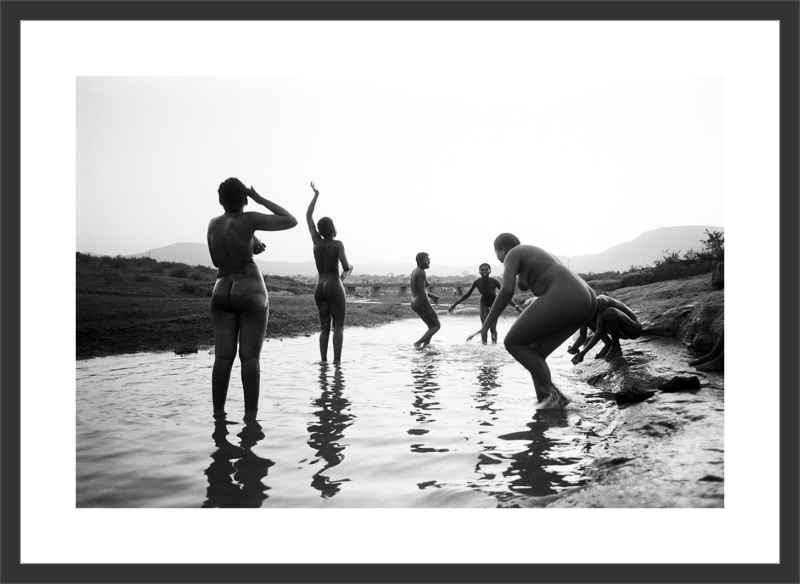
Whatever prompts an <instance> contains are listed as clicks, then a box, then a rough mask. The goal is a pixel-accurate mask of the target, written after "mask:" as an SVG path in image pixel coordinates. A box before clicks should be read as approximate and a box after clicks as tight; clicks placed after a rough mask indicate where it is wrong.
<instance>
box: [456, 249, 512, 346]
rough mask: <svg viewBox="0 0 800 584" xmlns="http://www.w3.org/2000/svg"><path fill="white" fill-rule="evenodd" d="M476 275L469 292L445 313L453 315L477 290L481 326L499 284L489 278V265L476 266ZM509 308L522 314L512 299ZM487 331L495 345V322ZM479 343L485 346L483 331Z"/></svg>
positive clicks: (490, 269) (484, 333)
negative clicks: (511, 307) (457, 307)
mask: <svg viewBox="0 0 800 584" xmlns="http://www.w3.org/2000/svg"><path fill="white" fill-rule="evenodd" d="M478 273H479V274H480V275H481V277H480V278H478V279H477V280H475V281H474V282H473V283H472V286H470V287H469V290H467V291H466V293H464V295H463V296H462V297H461V298H459V299H458V300H456V301H455V302H453V303H452V304H451V305H450V308H448V309H447V312H449V313H450V314H453V309H454V308H455V307H456V306H458V305H459V304H460V303H462V302H464V301H465V300H466V299H467V298H469V297H470V296H471V295H472V291H473V290H476V289H477V290H478V292H480V294H481V300H480V302H479V303H478V306H480V315H481V324H483V323H484V322H486V316H487V315H488V314H489V310H490V309H491V308H492V304H494V299H495V298H496V297H497V291H498V290H499V289H500V282H499V281H497V280H496V279H495V278H490V277H489V274H491V273H492V267H491V266H490V265H489V264H481V265H480V266H478ZM511 306H513V307H514V309H515V310H516V311H517V312H520V313H521V312H522V308H520V306H519V304H517V303H516V302H514V300H513V299H512V300H511ZM489 330H490V331H491V333H492V344H493V345H494V344H496V343H497V323H496V322H495V323H494V324H493V325H492V326H491V327H490V329H489ZM481 342H482V343H483V344H484V345H485V344H486V332H485V331H484V332H482V333H481Z"/></svg>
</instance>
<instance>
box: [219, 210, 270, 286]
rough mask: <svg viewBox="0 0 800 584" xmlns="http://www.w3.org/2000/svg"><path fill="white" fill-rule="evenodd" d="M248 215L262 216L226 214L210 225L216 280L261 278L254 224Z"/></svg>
mask: <svg viewBox="0 0 800 584" xmlns="http://www.w3.org/2000/svg"><path fill="white" fill-rule="evenodd" d="M248 215H260V213H225V214H224V215H220V216H219V217H214V218H213V219H212V220H211V221H210V222H209V224H208V236H207V238H208V251H209V253H210V254H211V261H212V262H213V263H214V265H215V266H216V267H217V277H218V278H222V277H225V276H243V277H257V278H259V279H261V278H262V276H261V270H260V269H259V268H258V266H257V265H256V263H255V261H254V260H253V235H254V234H255V228H254V226H253V225H254V222H253V221H252V218H250V217H248Z"/></svg>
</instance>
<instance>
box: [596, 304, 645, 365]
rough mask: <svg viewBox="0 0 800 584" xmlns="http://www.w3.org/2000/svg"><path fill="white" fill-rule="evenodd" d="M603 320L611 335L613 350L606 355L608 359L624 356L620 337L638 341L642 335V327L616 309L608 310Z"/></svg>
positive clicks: (604, 313)
mask: <svg viewBox="0 0 800 584" xmlns="http://www.w3.org/2000/svg"><path fill="white" fill-rule="evenodd" d="M603 320H604V321H605V323H606V328H607V329H608V332H609V334H610V335H611V349H610V350H609V351H608V352H607V353H606V355H605V357H606V358H607V359H611V358H613V357H618V356H620V355H622V345H620V342H619V339H620V337H624V338H626V339H638V338H639V336H640V335H641V334H642V325H641V324H639V323H638V322H637V321H635V320H633V319H632V318H631V317H630V316H628V315H627V314H625V313H624V312H622V311H621V310H618V309H616V308H606V309H605V311H604V312H603Z"/></svg>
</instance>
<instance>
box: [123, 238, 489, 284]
mask: <svg viewBox="0 0 800 584" xmlns="http://www.w3.org/2000/svg"><path fill="white" fill-rule="evenodd" d="M142 256H144V257H151V258H153V259H154V260H157V261H160V262H181V263H184V264H189V265H190V266H209V267H213V266H214V264H213V263H212V262H211V256H210V255H209V253H208V246H207V245H206V244H204V243H173V244H172V245H167V246H165V247H159V248H156V249H151V250H148V251H145V252H141V253H135V254H131V255H128V256H125V257H129V258H135V257H142ZM256 264H257V265H258V267H259V268H261V271H262V272H264V273H265V274H272V275H275V276H297V275H299V276H316V275H317V267H316V265H315V264H314V262H313V261H307V262H264V261H260V260H259V259H258V258H256ZM414 267H415V264H412V263H395V264H359V265H357V266H356V269H355V270H354V271H353V276H360V275H367V274H369V275H373V276H385V275H387V274H411V271H412V270H413V269H414ZM465 271H466V272H468V273H470V274H472V273H473V272H475V269H474V268H451V267H448V266H436V268H435V270H434V271H433V273H432V275H434V276H441V277H446V276H460V275H461V274H462V272H465Z"/></svg>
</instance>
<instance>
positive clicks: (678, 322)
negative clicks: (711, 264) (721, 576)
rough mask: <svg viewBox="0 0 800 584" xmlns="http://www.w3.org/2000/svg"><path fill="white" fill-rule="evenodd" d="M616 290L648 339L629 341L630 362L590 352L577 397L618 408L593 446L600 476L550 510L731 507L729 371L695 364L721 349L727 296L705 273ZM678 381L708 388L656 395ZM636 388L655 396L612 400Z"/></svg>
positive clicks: (594, 471)
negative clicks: (727, 491)
mask: <svg viewBox="0 0 800 584" xmlns="http://www.w3.org/2000/svg"><path fill="white" fill-rule="evenodd" d="M611 294H612V295H613V296H614V297H615V298H617V299H619V300H622V301H623V302H624V303H625V304H626V305H628V306H629V307H630V308H631V309H633V311H634V312H636V314H637V315H638V316H639V320H640V322H642V325H643V335H642V337H641V338H640V339H637V340H635V341H623V344H622V348H623V353H624V355H623V356H622V357H617V358H614V359H612V360H611V361H605V360H603V359H593V358H592V357H591V356H589V357H587V359H586V360H585V361H584V362H583V363H581V364H580V365H578V366H576V368H575V373H576V374H577V375H578V377H579V378H580V379H582V380H584V381H585V382H586V383H587V387H586V390H585V393H584V395H583V396H579V397H577V398H576V399H584V400H587V401H589V400H599V401H601V402H605V404H606V407H609V408H619V412H618V415H617V416H616V418H615V422H614V424H613V426H612V427H610V428H609V429H608V430H607V431H606V433H605V434H604V435H603V436H601V438H600V439H599V440H598V442H597V443H596V444H595V445H594V446H593V449H592V452H593V455H594V461H593V462H592V464H591V465H590V466H589V467H588V468H587V470H586V474H587V475H588V476H589V477H591V478H592V479H593V480H592V481H591V482H590V483H589V484H588V485H585V486H584V487H581V488H578V489H574V490H571V491H568V492H565V493H563V494H562V495H560V496H558V497H554V498H553V500H552V501H551V502H549V504H548V505H547V506H549V507H581V508H587V507H630V508H641V507H723V506H724V485H725V482H724V481H725V472H724V471H725V464H724V431H723V430H724V424H723V422H724V409H725V408H724V395H725V392H724V373H722V372H719V373H714V372H701V371H697V370H696V369H695V368H693V367H691V366H690V365H689V364H688V361H689V360H690V359H692V358H695V357H697V356H699V355H700V354H703V353H705V352H707V351H708V350H709V349H710V348H711V347H712V346H713V344H714V342H715V341H716V339H717V337H718V336H719V334H720V333H721V331H722V329H723V327H724V303H723V300H724V296H723V292H722V291H721V290H717V289H715V288H714V287H712V284H711V275H710V274H704V275H701V276H695V277H692V278H686V279H683V280H670V281H664V282H657V283H653V284H648V285H644V286H636V287H629V288H621V289H617V290H614V291H613V292H612V293H611ZM595 352H596V351H593V352H592V353H595ZM675 376H681V377H686V376H696V377H697V378H698V379H699V380H700V389H698V390H690V391H679V392H665V391H661V390H659V389H657V386H658V385H660V384H662V383H664V382H666V381H669V380H670V379H671V378H672V377H675ZM632 387H636V388H638V389H640V390H650V391H654V392H655V395H653V396H652V397H651V398H649V399H647V400H645V401H643V402H639V403H634V404H630V405H627V406H619V405H617V403H616V402H615V401H614V399H613V398H614V394H615V393H617V392H620V391H625V390H628V389H630V388H632Z"/></svg>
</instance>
